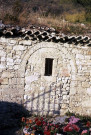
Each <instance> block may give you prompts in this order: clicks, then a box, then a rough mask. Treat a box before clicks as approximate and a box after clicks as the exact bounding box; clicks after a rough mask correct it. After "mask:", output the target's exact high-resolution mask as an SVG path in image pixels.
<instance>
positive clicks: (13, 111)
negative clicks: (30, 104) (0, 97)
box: [0, 102, 29, 135]
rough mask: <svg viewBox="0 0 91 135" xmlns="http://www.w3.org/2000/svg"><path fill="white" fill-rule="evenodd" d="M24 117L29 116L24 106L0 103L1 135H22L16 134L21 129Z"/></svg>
mask: <svg viewBox="0 0 91 135" xmlns="http://www.w3.org/2000/svg"><path fill="white" fill-rule="evenodd" d="M22 116H29V112H28V111H27V110H26V109H25V108H24V107H23V106H22V105H19V104H17V103H9V102H0V135H21V133H20V134H19V133H18V134H16V132H17V131H19V130H20V129H21V118H22Z"/></svg>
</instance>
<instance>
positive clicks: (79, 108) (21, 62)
mask: <svg viewBox="0 0 91 135" xmlns="http://www.w3.org/2000/svg"><path fill="white" fill-rule="evenodd" d="M46 58H52V59H53V69H52V76H45V59H46ZM0 101H8V102H16V103H19V104H24V106H25V107H26V108H27V109H28V110H30V111H31V112H33V113H38V114H60V115H63V114H64V113H65V112H67V111H68V110H69V111H71V112H75V113H79V114H81V115H83V114H84V115H91V104H90V102H91V48H90V47H88V46H80V45H78V46H75V45H73V44H67V43H53V42H43V41H41V42H39V41H32V40H30V39H29V40H25V39H23V38H20V37H18V38H4V37H1V38H0Z"/></svg>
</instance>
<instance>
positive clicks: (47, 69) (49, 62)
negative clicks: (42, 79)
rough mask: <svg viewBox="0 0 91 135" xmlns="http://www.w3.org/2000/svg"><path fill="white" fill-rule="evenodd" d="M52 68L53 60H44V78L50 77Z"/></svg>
mask: <svg viewBox="0 0 91 135" xmlns="http://www.w3.org/2000/svg"><path fill="white" fill-rule="evenodd" d="M52 66H53V59H50V58H46V59H45V76H51V75H52Z"/></svg>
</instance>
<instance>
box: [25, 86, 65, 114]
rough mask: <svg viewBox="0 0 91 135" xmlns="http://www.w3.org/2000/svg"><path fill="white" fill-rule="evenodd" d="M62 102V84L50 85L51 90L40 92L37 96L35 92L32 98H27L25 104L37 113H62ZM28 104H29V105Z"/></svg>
mask: <svg viewBox="0 0 91 135" xmlns="http://www.w3.org/2000/svg"><path fill="white" fill-rule="evenodd" d="M61 102H62V85H59V86H55V87H54V86H50V87H49V90H48V91H46V90H44V91H42V93H39V92H38V95H37V96H35V94H34V93H33V94H32V95H31V99H26V102H25V106H26V108H27V109H28V110H29V111H30V112H31V113H35V114H37V115H54V114H57V115H60V109H61ZM28 104H31V105H29V107H28Z"/></svg>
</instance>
